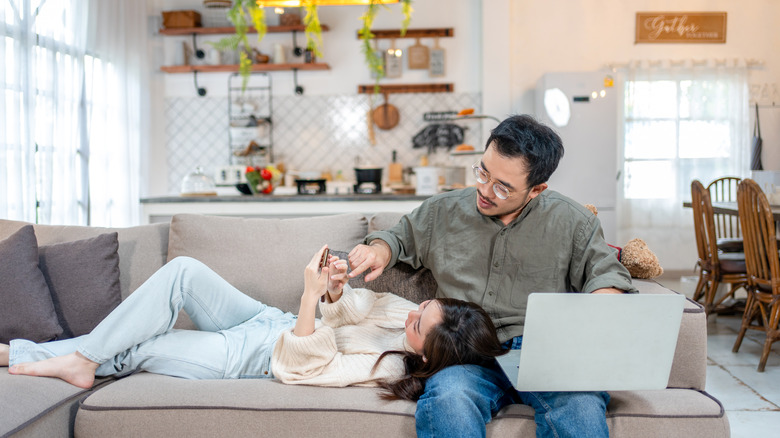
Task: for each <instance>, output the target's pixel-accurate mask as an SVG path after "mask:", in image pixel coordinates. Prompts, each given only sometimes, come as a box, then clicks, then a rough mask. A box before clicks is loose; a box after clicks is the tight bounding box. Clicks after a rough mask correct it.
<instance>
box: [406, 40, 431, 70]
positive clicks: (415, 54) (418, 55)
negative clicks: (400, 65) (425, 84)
mask: <svg viewBox="0 0 780 438" xmlns="http://www.w3.org/2000/svg"><path fill="white" fill-rule="evenodd" d="M407 56H408V58H409V70H428V66H429V65H430V64H429V55H428V47H427V46H424V45H422V44H420V39H419V38H417V41H416V42H415V43H414V45H413V46H411V47H409V49H408V51H407Z"/></svg>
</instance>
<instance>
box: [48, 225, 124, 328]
mask: <svg viewBox="0 0 780 438" xmlns="http://www.w3.org/2000/svg"><path fill="white" fill-rule="evenodd" d="M117 236H118V234H117V233H116V232H113V233H105V234H101V235H98V236H95V237H92V238H89V239H84V240H76V241H73V242H65V243H57V244H54V245H48V246H41V247H40V248H39V249H38V254H39V256H40V268H41V272H43V275H44V277H45V278H46V283H47V284H48V285H49V290H50V291H51V298H52V301H53V302H54V308H55V309H56V311H57V318H58V319H59V322H60V325H61V326H62V329H63V332H62V335H60V336H59V338H58V339H68V338H73V337H76V336H80V335H83V334H86V333H89V332H90V331H92V329H93V328H95V326H96V325H98V323H100V321H102V320H103V318H105V317H106V316H107V315H108V314H109V313H111V311H112V310H114V308H115V307H116V306H118V305H119V303H120V302H121V301H122V292H121V289H120V286H119V255H118V254H117V250H118V249H119V240H118V237H117Z"/></svg>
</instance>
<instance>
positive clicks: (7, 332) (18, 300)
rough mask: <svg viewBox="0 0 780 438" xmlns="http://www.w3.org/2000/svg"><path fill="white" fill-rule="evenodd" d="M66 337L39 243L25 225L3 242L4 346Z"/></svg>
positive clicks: (0, 318)
mask: <svg viewBox="0 0 780 438" xmlns="http://www.w3.org/2000/svg"><path fill="white" fill-rule="evenodd" d="M61 333H62V327H61V326H60V324H59V322H58V321H57V314H56V312H55V311H54V304H53V303H52V300H51V294H50V293H49V287H48V286H47V285H46V280H45V278H44V277H43V273H41V270H40V269H39V268H38V240H37V239H36V238H35V231H34V229H33V226H32V225H25V226H24V227H22V228H20V229H19V230H18V231H17V232H15V233H14V234H12V235H11V236H9V237H8V238H7V239H5V240H3V241H0V342H2V343H3V344H7V343H8V342H9V341H10V340H11V339H18V338H22V339H28V340H30V341H33V342H45V341H51V340H53V339H54V338H56V337H57V336H58V335H60V334H61Z"/></svg>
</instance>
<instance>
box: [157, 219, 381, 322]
mask: <svg viewBox="0 0 780 438" xmlns="http://www.w3.org/2000/svg"><path fill="white" fill-rule="evenodd" d="M366 229H367V220H366V218H365V217H364V216H363V215H361V214H357V213H355V214H344V215H334V216H321V217H311V218H296V219H244V218H232V217H220V216H203V215H193V214H180V215H176V216H174V217H173V219H172V220H171V229H170V238H169V242H168V260H172V259H173V258H175V257H178V256H189V257H193V258H195V259H197V260H200V261H201V262H203V263H205V264H206V265H207V266H209V267H210V268H211V269H213V270H214V271H215V272H217V273H218V274H219V275H220V276H222V277H223V278H224V279H226V280H227V281H228V282H230V283H231V284H232V285H233V286H235V287H236V288H238V289H239V290H240V291H242V292H244V293H245V294H247V295H249V296H251V297H252V298H255V299H257V300H259V301H261V302H263V303H265V304H269V305H271V306H275V307H278V308H280V309H282V310H284V311H286V312H293V313H296V314H297V313H298V307H299V305H300V297H301V294H302V293H303V269H304V267H305V266H306V264H307V263H308V262H309V260H310V259H311V257H312V255H313V254H314V253H315V252H316V251H317V250H318V249H319V248H320V247H322V245H324V244H326V243H327V244H328V245H329V246H330V247H331V248H352V247H354V246H355V245H357V244H359V243H361V242H362V240H363V237H365V235H366Z"/></svg>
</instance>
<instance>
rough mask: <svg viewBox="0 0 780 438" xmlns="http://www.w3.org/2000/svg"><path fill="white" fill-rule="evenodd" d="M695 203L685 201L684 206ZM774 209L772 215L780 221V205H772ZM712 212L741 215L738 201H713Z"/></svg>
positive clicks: (687, 206) (690, 205)
mask: <svg viewBox="0 0 780 438" xmlns="http://www.w3.org/2000/svg"><path fill="white" fill-rule="evenodd" d="M692 206H693V205H692V203H691V202H690V201H685V202H683V207H686V208H691V207H692ZM769 207H770V208H771V209H772V216H773V217H774V218H775V222H780V205H770V206H769ZM712 212H713V213H715V214H730V215H734V216H739V208H738V207H737V203H736V202H713V203H712Z"/></svg>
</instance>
